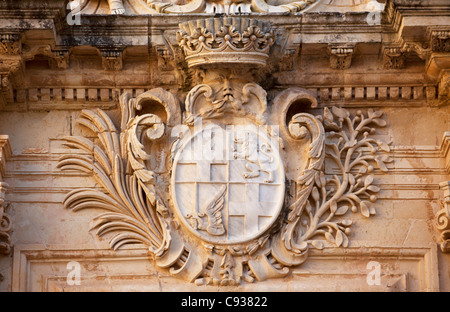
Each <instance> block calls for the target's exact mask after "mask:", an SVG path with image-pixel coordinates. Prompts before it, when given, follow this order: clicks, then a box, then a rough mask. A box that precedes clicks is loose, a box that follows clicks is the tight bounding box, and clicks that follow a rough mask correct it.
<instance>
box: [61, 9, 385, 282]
mask: <svg viewBox="0 0 450 312" xmlns="http://www.w3.org/2000/svg"><path fill="white" fill-rule="evenodd" d="M177 40H178V43H179V47H180V49H182V50H183V52H184V54H185V56H186V63H187V64H186V66H187V67H188V68H191V69H195V70H197V69H198V70H199V72H201V75H199V76H201V81H200V82H199V83H197V84H196V85H195V86H194V87H192V88H191V89H190V91H189V92H188V93H187V95H185V96H183V102H184V103H183V104H181V101H180V98H179V96H178V95H177V94H175V93H172V92H169V91H166V90H163V89H159V88H155V89H150V90H148V91H146V92H144V93H142V94H139V95H136V96H134V97H133V96H132V95H130V94H128V93H124V94H122V95H121V97H120V109H121V111H120V113H121V114H120V117H121V118H120V120H116V119H117V116H116V118H113V117H112V115H111V114H109V113H107V112H105V111H103V110H100V109H97V110H84V111H82V113H81V116H80V117H79V119H78V121H79V124H80V125H81V126H83V127H85V128H87V129H89V130H90V131H92V133H93V136H90V137H91V138H92V137H95V139H94V140H93V139H91V138H88V137H82V136H73V137H67V138H65V139H66V145H67V146H68V147H70V148H75V149H78V150H80V151H81V153H76V154H70V155H69V154H68V155H66V156H64V157H62V158H61V160H60V163H59V167H60V168H61V169H63V170H82V171H85V172H90V173H92V175H93V177H94V178H95V179H96V181H97V182H98V185H99V187H98V188H92V189H87V188H85V189H76V190H73V191H72V192H70V193H69V194H68V195H67V197H66V199H65V202H64V205H65V206H66V207H68V208H71V209H73V210H80V209H86V208H89V209H98V210H99V211H100V210H102V211H103V213H100V214H99V215H98V216H97V217H96V218H95V220H93V223H92V224H93V226H92V228H93V230H95V231H96V234H97V235H99V236H102V237H107V238H108V239H109V240H110V245H111V247H112V248H114V249H118V248H122V247H123V246H125V245H130V244H143V245H145V246H147V247H148V250H149V258H152V259H154V260H156V261H155V263H156V265H157V266H158V267H160V268H162V269H164V270H167V271H168V272H169V273H170V274H172V275H173V276H175V277H177V278H180V279H183V280H185V281H187V282H192V283H195V284H197V285H238V284H241V283H252V282H257V281H263V280H266V279H270V278H278V277H284V276H287V275H288V274H289V273H290V268H291V267H295V266H299V265H301V264H302V263H303V262H304V261H306V260H307V258H308V252H309V251H310V250H311V249H319V250H321V249H324V248H346V247H348V246H349V241H350V239H349V238H350V237H351V231H350V228H351V226H352V224H353V222H355V221H354V220H357V218H354V217H352V218H349V217H348V216H349V215H351V214H352V213H353V214H358V213H359V214H361V215H362V217H366V218H368V217H370V216H372V215H374V214H375V202H376V200H377V193H378V191H379V188H378V187H377V186H376V185H374V183H373V182H374V176H373V174H372V172H373V171H374V170H380V171H381V172H385V171H387V170H388V169H387V166H386V163H389V162H391V161H392V160H391V159H390V158H389V156H388V153H389V151H390V147H389V144H388V143H386V142H383V141H380V140H377V139H376V137H375V136H374V134H375V133H376V131H377V128H379V127H384V126H385V125H386V122H385V120H384V119H383V118H382V114H381V113H379V112H377V111H373V110H368V111H366V112H363V111H355V112H349V111H348V110H346V109H343V108H340V107H331V108H326V107H325V108H319V107H318V105H317V100H316V98H315V96H314V94H312V93H310V92H309V91H307V90H305V89H302V88H298V87H292V88H290V89H287V90H283V91H280V92H278V93H276V94H275V96H272V97H270V99H269V97H268V96H267V93H266V90H265V89H264V88H263V87H261V86H260V84H258V83H257V82H256V80H255V79H254V78H253V76H252V75H251V74H245V73H246V72H248V73H251V72H252V70H251V69H253V68H255V67H261V66H262V64H264V62H265V61H266V59H267V58H268V57H269V54H270V47H271V46H272V45H273V44H274V43H275V38H274V34H273V32H272V30H271V27H270V25H268V24H267V23H264V22H260V21H256V20H251V19H246V18H233V19H227V18H215V19H208V20H199V21H191V22H189V23H186V24H182V25H180V31H179V33H178V37H177ZM325 163H327V166H325ZM326 168H327V169H326Z"/></svg>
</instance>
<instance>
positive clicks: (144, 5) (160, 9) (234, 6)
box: [80, 0, 317, 14]
mask: <svg viewBox="0 0 450 312" xmlns="http://www.w3.org/2000/svg"><path fill="white" fill-rule="evenodd" d="M80 2H81V4H80V5H81V6H80V8H81V13H82V14H94V13H99V12H104V11H106V10H107V11H109V13H110V14H126V13H131V14H133V13H137V14H149V13H150V14H151V13H153V14H155V13H166V14H189V13H209V14H211V13H212V14H248V13H283V12H284V13H286V12H300V11H303V10H305V9H309V8H310V7H312V6H313V5H314V4H315V3H316V2H317V0H306V1H303V0H301V1H292V0H282V1H274V0H268V1H266V0H233V1H224V0H162V1H154V0H108V7H107V9H106V8H104V7H103V5H104V4H103V3H99V1H98V0H83V1H80Z"/></svg>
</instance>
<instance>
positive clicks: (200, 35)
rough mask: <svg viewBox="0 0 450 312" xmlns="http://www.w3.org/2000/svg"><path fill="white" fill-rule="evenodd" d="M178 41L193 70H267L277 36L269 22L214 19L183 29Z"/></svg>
mask: <svg viewBox="0 0 450 312" xmlns="http://www.w3.org/2000/svg"><path fill="white" fill-rule="evenodd" d="M179 26H180V30H179V31H178V33H177V41H178V44H179V46H180V47H181V48H182V49H183V51H184V55H185V58H186V62H187V63H188V66H189V67H194V66H203V67H220V66H223V65H234V64H240V66H242V65H250V66H265V65H266V60H267V58H268V57H269V50H270V47H271V46H272V45H273V43H274V42H275V36H274V34H273V31H272V29H271V27H270V25H269V24H268V23H266V22H262V21H258V20H255V19H247V18H238V17H233V18H226V17H225V18H210V19H201V20H195V21H188V22H185V23H182V24H180V25H179Z"/></svg>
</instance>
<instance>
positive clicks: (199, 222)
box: [186, 185, 227, 236]
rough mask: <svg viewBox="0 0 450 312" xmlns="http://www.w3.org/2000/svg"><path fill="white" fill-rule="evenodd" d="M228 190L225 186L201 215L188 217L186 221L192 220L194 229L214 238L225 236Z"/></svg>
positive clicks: (188, 215) (189, 215)
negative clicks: (224, 216) (226, 194)
mask: <svg viewBox="0 0 450 312" xmlns="http://www.w3.org/2000/svg"><path fill="white" fill-rule="evenodd" d="M226 190H227V187H226V185H223V186H222V187H221V188H220V190H219V192H218V193H217V195H216V196H215V197H214V198H213V199H212V200H211V202H209V203H208V204H207V205H206V207H205V208H204V209H203V212H202V213H199V214H197V215H196V216H194V215H191V214H187V215H186V219H188V220H190V222H191V225H192V227H193V228H194V229H196V230H200V231H206V232H207V233H208V234H211V235H214V236H220V235H223V234H225V227H224V225H223V219H222V210H223V207H224V204H225V193H226ZM205 217H206V218H207V222H205V221H204V218H205Z"/></svg>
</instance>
